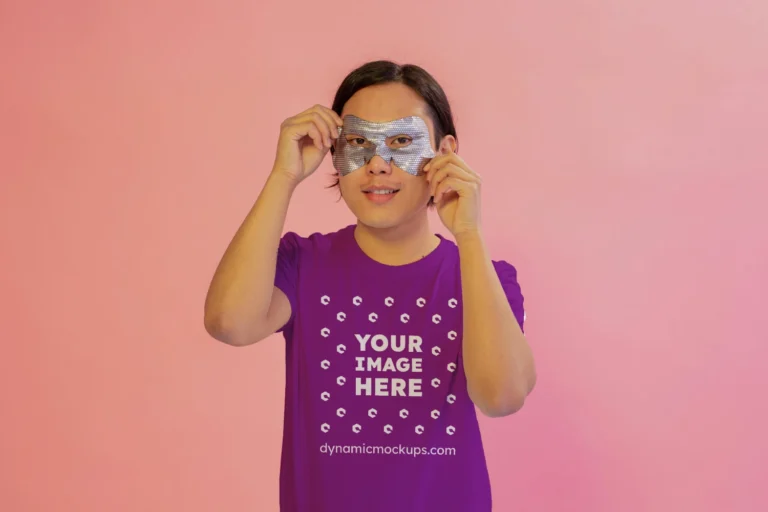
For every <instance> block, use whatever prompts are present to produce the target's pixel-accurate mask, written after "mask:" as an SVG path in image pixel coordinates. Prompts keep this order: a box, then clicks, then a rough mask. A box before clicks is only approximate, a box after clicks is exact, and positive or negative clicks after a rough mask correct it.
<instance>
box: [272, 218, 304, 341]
mask: <svg viewBox="0 0 768 512" xmlns="http://www.w3.org/2000/svg"><path fill="white" fill-rule="evenodd" d="M300 249H301V247H300V238H299V236H298V235H297V234H296V233H291V232H289V233H286V234H285V235H283V237H282V238H281V239H280V244H279V245H278V246H277V267H276V269H275V287H276V288H279V289H280V290H281V291H282V292H283V293H284V294H285V296H286V297H288V302H290V304H291V317H290V318H289V319H288V322H286V324H285V325H284V326H282V327H281V328H279V329H278V330H277V332H282V331H284V330H285V328H286V327H287V326H288V325H289V324H290V323H291V322H292V321H293V318H294V317H295V316H296V307H297V306H298V300H297V298H296V297H297V293H298V292H297V282H298V275H299V253H300Z"/></svg>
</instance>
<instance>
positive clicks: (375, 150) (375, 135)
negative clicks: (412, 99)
mask: <svg viewBox="0 0 768 512" xmlns="http://www.w3.org/2000/svg"><path fill="white" fill-rule="evenodd" d="M352 135H353V136H356V137H361V138H363V139H365V141H366V142H365V144H363V145H360V146H358V145H354V144H350V143H349V142H347V136H352ZM398 136H407V137H409V138H410V139H411V142H410V144H408V145H406V146H403V147H401V148H390V147H389V146H388V145H387V139H388V138H390V137H398ZM376 155H378V156H380V157H381V158H383V159H384V161H386V162H388V163H391V164H394V165H396V166H397V167H399V168H400V169H402V170H404V171H405V172H407V173H408V174H412V175H414V176H418V175H420V174H421V168H422V166H423V165H424V164H425V163H426V161H427V160H429V159H431V158H433V157H434V156H435V152H434V151H433V150H432V145H431V144H430V136H429V129H428V128H427V125H426V123H425V122H424V120H423V119H422V118H420V117H417V116H412V117H405V118H402V119H396V120H394V121H388V122H386V123H373V122H371V121H366V120H364V119H360V118H359V117H355V116H350V115H348V116H345V117H344V126H342V127H341V128H340V135H339V138H338V141H337V143H336V149H335V150H334V153H333V166H334V168H335V169H336V170H337V171H339V174H340V175H342V176H346V175H347V174H349V173H351V172H353V171H356V170H357V169H360V168H361V167H363V166H364V165H365V164H367V163H368V162H369V161H370V160H371V158H373V157H374V156H376Z"/></svg>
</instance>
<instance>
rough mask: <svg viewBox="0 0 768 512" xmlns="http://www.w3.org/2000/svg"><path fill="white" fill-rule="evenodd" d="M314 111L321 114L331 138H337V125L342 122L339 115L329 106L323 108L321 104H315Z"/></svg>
mask: <svg viewBox="0 0 768 512" xmlns="http://www.w3.org/2000/svg"><path fill="white" fill-rule="evenodd" d="M316 112H317V113H318V114H320V115H321V116H322V118H323V119H324V120H325V122H326V124H327V125H328V130H329V131H330V133H331V139H337V138H338V137H339V127H341V126H342V125H343V124H344V121H342V120H341V118H340V117H339V115H338V114H337V113H336V112H334V111H333V110H331V109H329V108H325V107H323V106H322V105H317V110H316Z"/></svg>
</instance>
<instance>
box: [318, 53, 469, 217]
mask: <svg viewBox="0 0 768 512" xmlns="http://www.w3.org/2000/svg"><path fill="white" fill-rule="evenodd" d="M388 83H401V84H404V85H407V86H408V87H410V88H411V89H413V90H414V91H415V92H416V93H417V94H418V95H419V96H421V97H422V98H423V99H424V102H425V103H426V104H427V109H428V111H427V113H428V115H429V116H430V118H431V120H432V124H433V125H434V131H435V133H434V136H435V147H439V145H440V141H441V140H442V139H443V137H445V136H446V135H453V137H454V138H455V139H456V145H457V150H458V143H459V137H458V136H457V135H456V126H455V124H454V121H453V112H451V104H450V103H449V102H448V97H447V96H446V94H445V91H443V88H442V87H441V86H440V84H439V83H438V82H437V80H435V78H434V77H433V76H432V75H431V74H429V72H427V71H426V70H425V69H424V68H422V67H420V66H417V65H415V64H402V65H401V64H397V63H395V62H392V61H389V60H377V61H372V62H367V63H365V64H363V65H362V66H360V67H358V68H357V69H355V70H353V71H352V72H350V73H349V74H348V75H347V76H346V77H345V78H344V80H343V81H342V82H341V85H340V86H339V88H338V90H337V91H336V96H335V97H334V99H333V106H332V107H331V109H332V110H333V111H334V112H336V113H337V114H338V115H341V111H342V110H344V105H346V103H347V101H349V99H350V98H351V97H352V96H353V95H354V94H355V93H356V92H357V91H359V90H360V89H364V88H366V87H370V86H373V85H382V84H388ZM331 151H332V152H333V148H331ZM334 176H335V177H336V178H335V180H334V182H333V183H332V184H331V186H330V188H334V187H337V186H338V185H339V178H338V173H336V174H334ZM429 204H430V205H432V204H433V202H432V200H431V199H430V201H429Z"/></svg>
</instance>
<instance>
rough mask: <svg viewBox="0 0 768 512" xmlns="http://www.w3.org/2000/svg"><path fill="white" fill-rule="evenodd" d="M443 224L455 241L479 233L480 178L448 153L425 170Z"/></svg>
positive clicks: (438, 157)
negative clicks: (462, 236) (467, 234)
mask: <svg viewBox="0 0 768 512" xmlns="http://www.w3.org/2000/svg"><path fill="white" fill-rule="evenodd" d="M424 171H425V172H426V178H427V182H428V183H429V187H430V191H431V192H432V197H434V201H435V204H436V206H437V213H438V215H439V216H440V220H442V221H443V224H445V227H446V228H448V230H449V231H450V232H451V234H452V235H453V236H454V237H457V236H459V235H461V234H464V233H468V232H477V231H479V230H480V183H481V180H480V175H479V174H477V173H476V172H475V171H473V170H472V169H471V168H470V167H469V166H468V165H467V164H466V163H465V162H464V160H462V159H461V158H460V157H459V155H457V154H456V153H454V152H453V151H451V150H449V151H448V153H445V154H441V155H438V156H436V157H435V158H433V159H432V160H431V161H430V162H429V163H428V164H427V165H425V166H424Z"/></svg>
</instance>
